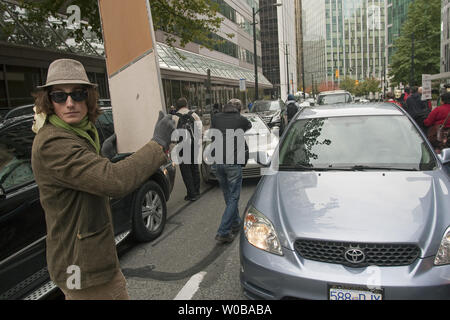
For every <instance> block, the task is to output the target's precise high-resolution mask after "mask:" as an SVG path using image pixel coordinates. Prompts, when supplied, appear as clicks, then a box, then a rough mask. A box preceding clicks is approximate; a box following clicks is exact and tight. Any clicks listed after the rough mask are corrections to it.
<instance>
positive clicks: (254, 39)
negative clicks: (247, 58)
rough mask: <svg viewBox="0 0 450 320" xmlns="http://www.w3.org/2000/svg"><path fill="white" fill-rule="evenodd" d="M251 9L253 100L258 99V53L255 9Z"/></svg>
mask: <svg viewBox="0 0 450 320" xmlns="http://www.w3.org/2000/svg"><path fill="white" fill-rule="evenodd" d="M252 11H253V60H254V61H253V63H254V65H255V100H258V98H259V97H258V55H257V53H256V11H255V8H252Z"/></svg>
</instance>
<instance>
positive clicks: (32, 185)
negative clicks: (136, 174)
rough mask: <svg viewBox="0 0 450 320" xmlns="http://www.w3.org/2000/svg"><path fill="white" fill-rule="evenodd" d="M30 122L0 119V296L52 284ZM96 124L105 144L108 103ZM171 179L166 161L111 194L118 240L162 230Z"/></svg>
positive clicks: (29, 295)
mask: <svg viewBox="0 0 450 320" xmlns="http://www.w3.org/2000/svg"><path fill="white" fill-rule="evenodd" d="M32 122H33V114H28V115H23V116H20V117H15V118H12V119H10V121H8V122H7V123H5V122H3V123H0V300H4V299H8V300H10V299H41V298H44V297H46V296H47V295H48V294H50V293H51V292H54V291H55V289H56V286H55V285H54V284H53V282H51V281H50V279H49V275H48V272H47V268H46V265H47V264H46V256H45V249H46V245H45V239H46V225H45V217H44V212H43V209H42V207H41V205H40V201H39V192H38V187H37V185H36V182H35V181H34V177H33V172H32V169H31V160H30V158H31V146H32V143H33V139H34V133H33V132H32V131H31V125H32ZM96 127H97V129H98V132H99V136H100V141H101V143H103V141H104V140H105V139H106V138H107V137H109V136H110V135H111V133H113V132H114V127H113V122H112V112H111V108H106V109H104V112H103V114H102V115H101V116H100V117H99V118H98V120H97V122H96ZM127 156H128V154H119V155H116V156H115V157H114V158H113V159H112V161H113V162H117V161H120V160H122V159H123V158H125V157H127ZM174 178H175V167H174V166H173V165H172V162H171V161H168V162H167V163H166V164H164V165H163V166H161V167H160V168H159V170H158V171H157V172H156V173H155V174H154V175H153V176H152V177H150V178H149V179H148V180H147V181H146V182H145V183H144V184H143V185H142V186H141V187H140V188H139V189H137V190H135V191H134V192H132V193H130V194H129V195H127V196H125V197H124V198H121V199H111V201H110V203H111V208H112V214H113V225H114V231H115V235H116V244H119V243H121V242H122V241H123V240H124V239H125V238H127V237H129V236H131V235H133V236H134V238H135V239H136V240H138V241H150V240H152V239H155V238H156V237H158V236H159V235H160V234H161V233H162V232H163V229H164V226H165V221H166V215H167V208H166V202H167V201H168V200H169V197H170V193H171V191H172V188H173V184H174Z"/></svg>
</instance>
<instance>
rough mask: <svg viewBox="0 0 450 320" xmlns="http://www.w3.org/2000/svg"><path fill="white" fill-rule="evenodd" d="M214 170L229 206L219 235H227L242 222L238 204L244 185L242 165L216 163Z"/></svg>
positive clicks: (221, 223) (223, 217)
mask: <svg viewBox="0 0 450 320" xmlns="http://www.w3.org/2000/svg"><path fill="white" fill-rule="evenodd" d="M212 171H213V173H214V175H215V176H216V178H217V180H218V181H219V184H220V188H221V189H222V192H223V196H224V198H225V203H226V206H227V207H226V208H225V211H224V213H223V215H222V221H221V222H220V226H219V230H218V231H217V233H218V234H219V235H221V236H225V235H227V234H229V233H230V232H231V228H232V227H234V226H237V225H240V224H241V218H240V216H239V208H238V206H239V197H240V195H241V187H242V166H241V165H232V164H214V165H212Z"/></svg>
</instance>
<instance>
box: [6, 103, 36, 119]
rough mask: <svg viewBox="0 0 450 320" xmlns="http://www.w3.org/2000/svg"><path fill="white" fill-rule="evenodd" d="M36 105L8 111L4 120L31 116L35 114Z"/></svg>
mask: <svg viewBox="0 0 450 320" xmlns="http://www.w3.org/2000/svg"><path fill="white" fill-rule="evenodd" d="M33 108H34V104H27V105H24V106H20V107H16V108H14V109H11V110H10V111H8V112H7V113H6V114H5V116H4V117H3V118H2V120H3V121H5V120H7V119H11V118H15V117H19V116H24V115H30V114H31V113H33Z"/></svg>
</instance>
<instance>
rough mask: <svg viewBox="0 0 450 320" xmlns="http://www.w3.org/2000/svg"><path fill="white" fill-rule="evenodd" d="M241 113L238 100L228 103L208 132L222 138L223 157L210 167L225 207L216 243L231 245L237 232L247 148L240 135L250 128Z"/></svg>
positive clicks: (217, 158)
mask: <svg viewBox="0 0 450 320" xmlns="http://www.w3.org/2000/svg"><path fill="white" fill-rule="evenodd" d="M241 109H242V102H241V101H240V100H239V99H231V100H230V101H229V102H228V104H227V105H225V107H224V108H223V112H221V113H218V114H215V115H214V116H213V118H212V120H211V129H218V130H220V132H221V133H222V137H223V150H222V151H223V156H220V154H219V155H217V157H216V160H215V163H214V164H213V165H212V170H213V172H214V174H215V176H216V178H217V180H218V181H219V184H220V187H221V189H222V191H223V194H224V198H225V203H226V209H225V212H224V213H223V215H222V220H221V222H220V226H219V229H218V231H217V235H216V240H217V241H218V242H219V243H226V242H228V243H229V242H232V241H233V239H234V236H235V234H237V233H238V232H239V230H240V228H241V218H240V216H239V210H238V204H239V197H240V194H241V186H242V167H243V166H245V164H246V163H247V160H248V146H247V143H246V142H245V138H244V132H245V131H247V130H249V129H251V127H252V124H251V122H250V121H249V120H248V119H247V118H245V117H244V116H242V115H241V114H240V111H241ZM230 129H231V130H230ZM227 145H228V146H233V149H232V150H228V149H227Z"/></svg>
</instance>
